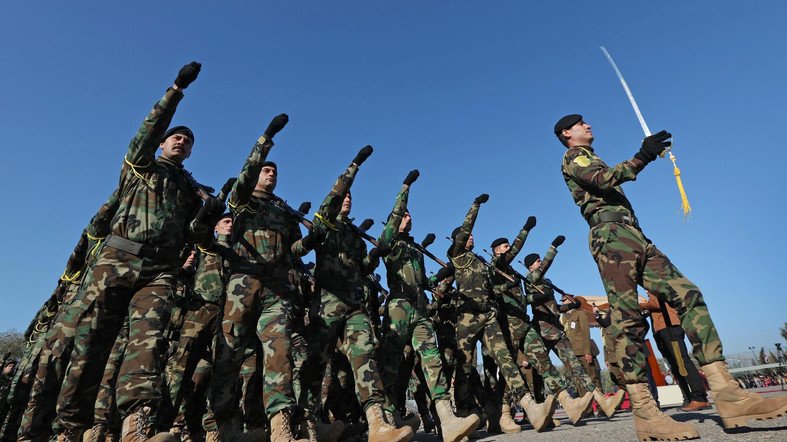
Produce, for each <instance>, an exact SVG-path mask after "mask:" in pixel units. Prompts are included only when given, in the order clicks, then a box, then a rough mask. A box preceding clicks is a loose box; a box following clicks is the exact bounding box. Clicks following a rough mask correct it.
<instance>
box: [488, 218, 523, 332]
mask: <svg viewBox="0 0 787 442" xmlns="http://www.w3.org/2000/svg"><path fill="white" fill-rule="evenodd" d="M528 233H530V232H529V231H528V230H525V229H522V230H520V231H519V234H518V235H517V236H516V238H514V242H513V243H511V248H510V249H508V251H507V252H506V253H503V254H502V255H498V256H495V257H494V258H492V265H493V266H494V267H495V268H497V269H498V270H500V271H502V272H503V273H505V274H506V275H508V276H510V277H512V278H513V279H514V281H516V282H511V281H509V280H507V279H506V278H504V277H503V276H501V275H498V274H496V273H492V284H494V286H493V287H492V291H493V293H494V294H495V296H496V297H497V299H498V302H499V303H500V307H501V308H502V309H503V311H504V312H505V313H506V314H507V315H510V316H517V317H520V318H523V319H525V320H528V319H529V318H528V317H527V297H526V296H525V293H523V292H522V283H523V281H522V280H521V278H520V277H519V276H518V275H517V272H515V271H514V268H513V267H511V263H512V262H513V261H514V259H515V258H516V256H517V255H518V254H519V252H520V251H521V250H522V246H524V245H525V241H526V240H527V235H528Z"/></svg>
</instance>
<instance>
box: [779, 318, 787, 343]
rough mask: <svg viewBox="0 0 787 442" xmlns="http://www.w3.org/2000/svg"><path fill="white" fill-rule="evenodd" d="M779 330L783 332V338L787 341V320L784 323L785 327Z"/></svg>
mask: <svg viewBox="0 0 787 442" xmlns="http://www.w3.org/2000/svg"><path fill="white" fill-rule="evenodd" d="M779 331H780V332H782V339H784V340H785V341H787V322H785V323H784V327H782V328H780V329H779Z"/></svg>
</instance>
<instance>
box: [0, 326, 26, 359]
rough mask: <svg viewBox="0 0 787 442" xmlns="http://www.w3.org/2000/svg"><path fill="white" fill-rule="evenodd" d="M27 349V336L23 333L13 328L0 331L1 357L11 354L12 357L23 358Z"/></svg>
mask: <svg viewBox="0 0 787 442" xmlns="http://www.w3.org/2000/svg"><path fill="white" fill-rule="evenodd" d="M24 351H25V337H24V335H23V334H22V333H20V332H18V331H16V330H14V329H11V330H6V331H4V332H0V357H4V356H5V355H6V354H10V356H11V357H14V358H21V357H22V353H24Z"/></svg>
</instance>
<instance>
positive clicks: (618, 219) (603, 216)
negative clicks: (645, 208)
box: [588, 212, 639, 229]
mask: <svg viewBox="0 0 787 442" xmlns="http://www.w3.org/2000/svg"><path fill="white" fill-rule="evenodd" d="M601 223H620V224H627V225H629V226H634V227H636V228H639V222H638V221H637V217H635V216H634V215H626V214H623V213H619V212H599V213H596V214H595V215H593V216H591V217H590V219H588V224H589V225H590V228H591V229H592V228H593V227H596V226H597V225H599V224H601Z"/></svg>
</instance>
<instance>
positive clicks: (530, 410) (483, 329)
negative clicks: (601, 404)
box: [448, 194, 555, 431]
mask: <svg viewBox="0 0 787 442" xmlns="http://www.w3.org/2000/svg"><path fill="white" fill-rule="evenodd" d="M488 200H489V195H487V194H483V195H480V196H478V197H477V198H476V199H475V200H474V201H473V204H472V205H471V206H470V210H469V211H468V212H467V216H466V217H465V220H464V223H463V224H462V226H461V227H458V228H456V229H454V231H453V232H452V234H451V239H452V244H451V247H450V248H449V249H448V258H449V259H450V260H451V263H452V264H453V266H454V268H455V269H456V270H455V274H454V278H455V280H456V291H457V293H458V297H459V302H460V304H459V306H458V308H457V324H456V341H457V347H458V349H459V354H458V365H459V370H457V372H456V383H455V387H456V391H455V393H454V396H455V398H456V402H457V408H459V409H460V410H469V409H470V407H471V398H470V377H471V375H472V371H473V359H474V358H473V352H474V350H475V348H476V344H477V342H478V340H479V339H481V341H482V342H483V345H484V347H486V351H487V352H488V353H489V354H490V356H492V358H493V359H494V360H495V362H496V363H497V365H498V367H499V368H500V371H501V374H502V376H503V377H504V378H505V380H506V383H507V384H508V388H509V389H510V391H511V395H512V396H513V397H514V398H518V399H519V403H520V405H521V406H522V408H523V409H524V410H525V413H526V414H527V416H528V419H530V423H531V424H533V427H534V428H535V429H536V431H544V430H545V429H546V428H547V425H548V424H549V423H550V422H551V421H552V414H553V413H554V411H555V398H554V397H553V396H550V397H548V398H547V400H546V401H545V402H544V403H543V404H537V403H536V402H535V400H533V397H532V395H531V394H530V392H529V391H528V390H527V385H526V384H525V381H524V380H523V379H522V375H521V373H520V372H519V368H518V367H517V365H516V361H515V360H514V358H513V357H512V356H511V352H509V351H508V347H507V346H506V343H505V338H504V337H503V333H502V331H501V330H500V323H499V322H498V320H497V312H498V309H499V307H498V305H497V302H496V301H495V299H494V298H493V291H492V288H493V286H492V281H491V277H490V274H489V271H490V270H489V268H488V267H487V264H486V263H485V262H483V261H482V260H481V259H480V258H479V257H478V256H477V255H476V254H475V253H473V252H472V250H473V233H472V231H473V226H474V225H475V220H476V217H477V216H478V209H479V208H480V207H481V204H483V203H485V202H487V201H488Z"/></svg>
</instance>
